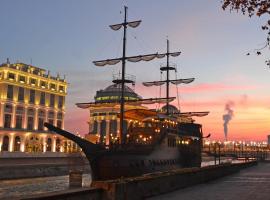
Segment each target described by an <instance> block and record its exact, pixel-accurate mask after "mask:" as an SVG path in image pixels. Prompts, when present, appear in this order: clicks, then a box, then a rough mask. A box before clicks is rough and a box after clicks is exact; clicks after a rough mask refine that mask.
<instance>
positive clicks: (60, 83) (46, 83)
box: [0, 61, 73, 152]
mask: <svg viewBox="0 0 270 200" xmlns="http://www.w3.org/2000/svg"><path fill="white" fill-rule="evenodd" d="M66 94H67V82H66V80H65V79H61V78H60V77H59V75H58V76H57V77H53V76H51V75H50V73H49V71H48V72H46V70H44V69H41V68H38V67H34V66H31V65H27V64H23V63H15V64H10V63H9V61H7V63H4V64H2V65H0V151H9V152H14V151H17V152H18V151H20V152H47V151H50V152H67V151H69V149H71V146H73V144H72V143H71V142H70V141H67V140H65V139H64V138H62V137H61V136H59V135H56V134H53V133H50V132H49V131H48V130H46V128H45V127H44V126H43V123H44V122H49V123H51V124H54V125H55V126H58V127H61V128H62V129H63V128H64V114H65V96H66Z"/></svg>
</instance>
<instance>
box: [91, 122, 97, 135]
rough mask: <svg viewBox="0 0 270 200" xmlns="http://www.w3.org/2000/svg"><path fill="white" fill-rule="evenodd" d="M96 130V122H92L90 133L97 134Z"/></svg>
mask: <svg viewBox="0 0 270 200" xmlns="http://www.w3.org/2000/svg"><path fill="white" fill-rule="evenodd" d="M97 129H98V122H97V121H94V124H93V129H92V130H90V133H92V134H97Z"/></svg>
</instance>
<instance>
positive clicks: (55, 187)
mask: <svg viewBox="0 0 270 200" xmlns="http://www.w3.org/2000/svg"><path fill="white" fill-rule="evenodd" d="M90 184H91V175H90V174H84V175H83V187H90ZM67 189H69V176H55V177H42V178H29V179H16V180H2V181H0V199H2V200H3V199H9V200H10V199H12V198H15V197H24V196H25V197H26V196H29V195H33V194H41V193H48V192H54V191H61V190H67Z"/></svg>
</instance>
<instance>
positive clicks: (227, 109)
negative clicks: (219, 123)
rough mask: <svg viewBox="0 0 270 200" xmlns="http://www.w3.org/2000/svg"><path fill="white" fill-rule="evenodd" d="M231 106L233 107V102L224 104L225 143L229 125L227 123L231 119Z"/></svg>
mask: <svg viewBox="0 0 270 200" xmlns="http://www.w3.org/2000/svg"><path fill="white" fill-rule="evenodd" d="M233 105H234V102H233V101H228V102H227V103H226V105H225V111H227V114H224V115H223V121H224V123H223V126H224V135H225V140H226V141H227V138H228V124H229V121H230V120H231V119H232V117H233V110H232V107H233Z"/></svg>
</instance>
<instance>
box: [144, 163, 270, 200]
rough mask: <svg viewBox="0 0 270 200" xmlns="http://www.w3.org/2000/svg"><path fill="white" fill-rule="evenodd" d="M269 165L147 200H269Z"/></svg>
mask: <svg viewBox="0 0 270 200" xmlns="http://www.w3.org/2000/svg"><path fill="white" fill-rule="evenodd" d="M269 188H270V163H269V162H268V163H259V164H258V165H257V166H254V167H251V168H247V169H244V170H242V171H241V172H240V173H237V174H234V175H231V176H227V177H224V178H221V179H218V180H216V181H211V182H208V183H204V184H200V185H196V186H194V187H189V188H185V189H181V190H178V191H175V192H172V193H168V194H164V195H161V196H157V197H153V198H149V200H162V199H163V200H164V199H170V200H179V199H181V200H191V199H192V200H247V199H252V200H266V199H270V193H269Z"/></svg>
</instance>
